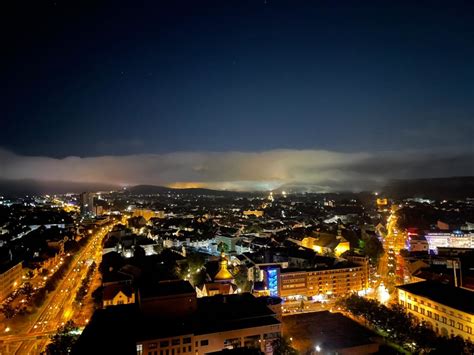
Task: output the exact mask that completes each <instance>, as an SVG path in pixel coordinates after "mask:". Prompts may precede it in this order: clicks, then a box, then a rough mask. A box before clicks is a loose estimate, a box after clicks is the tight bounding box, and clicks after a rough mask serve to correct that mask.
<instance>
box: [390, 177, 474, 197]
mask: <svg viewBox="0 0 474 355" xmlns="http://www.w3.org/2000/svg"><path fill="white" fill-rule="evenodd" d="M383 194H384V195H385V196H389V197H393V198H407V197H424V198H431V199H438V200H442V199H446V200H452V199H462V198H466V197H474V176H465V177H449V178H433V179H413V180H394V181H391V182H390V183H388V184H387V185H386V186H385V187H384V188H383Z"/></svg>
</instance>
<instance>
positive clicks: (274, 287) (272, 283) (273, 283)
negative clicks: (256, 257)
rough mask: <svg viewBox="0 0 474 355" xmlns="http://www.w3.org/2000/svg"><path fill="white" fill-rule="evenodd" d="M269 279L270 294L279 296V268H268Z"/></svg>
mask: <svg viewBox="0 0 474 355" xmlns="http://www.w3.org/2000/svg"><path fill="white" fill-rule="evenodd" d="M267 280H268V289H269V290H270V296H275V297H276V296H278V270H277V269H267Z"/></svg>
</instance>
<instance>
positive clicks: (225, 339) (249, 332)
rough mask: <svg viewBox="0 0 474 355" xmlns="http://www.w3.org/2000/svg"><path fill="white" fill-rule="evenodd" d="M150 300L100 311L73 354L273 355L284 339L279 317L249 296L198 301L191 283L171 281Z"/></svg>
mask: <svg viewBox="0 0 474 355" xmlns="http://www.w3.org/2000/svg"><path fill="white" fill-rule="evenodd" d="M145 296H146V297H145V298H146V302H143V301H144V300H143V299H142V300H141V301H140V303H139V304H138V305H137V304H129V305H122V306H116V307H108V308H106V309H101V310H97V311H96V312H95V313H94V315H93V316H92V318H91V320H90V322H89V324H88V325H87V326H86V328H85V329H84V331H83V333H82V334H81V336H80V338H79V340H78V341H77V343H76V345H75V347H74V349H73V351H72V353H73V354H91V353H94V354H97V353H104V354H113V353H120V354H137V355H144V354H150V355H166V354H168V355H178V354H180V355H187V354H189V355H191V354H192V355H201V354H208V353H211V352H215V351H221V350H223V349H234V348H240V347H252V348H257V349H260V351H262V352H264V353H265V354H273V347H272V344H273V341H274V340H275V339H277V338H278V337H280V336H281V324H280V321H279V320H278V319H277V318H276V316H275V313H274V312H273V311H271V310H270V309H269V308H268V307H267V306H266V305H265V304H264V303H263V302H260V301H258V300H257V299H256V298H255V297H254V296H252V295H251V294H249V293H244V294H237V295H226V296H223V295H218V296H213V297H204V298H199V299H197V298H196V294H195V293H194V290H193V288H192V286H191V285H190V284H189V283H186V282H183V281H170V282H165V283H159V284H156V285H153V287H151V288H150V289H149V290H148V291H147V292H146V293H145ZM143 306H145V307H143ZM98 340H99V341H98Z"/></svg>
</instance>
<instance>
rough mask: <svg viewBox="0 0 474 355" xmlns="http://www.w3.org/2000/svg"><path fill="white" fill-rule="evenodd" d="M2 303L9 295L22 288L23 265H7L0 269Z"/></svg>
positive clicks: (0, 296)
mask: <svg viewBox="0 0 474 355" xmlns="http://www.w3.org/2000/svg"><path fill="white" fill-rule="evenodd" d="M0 271H1V274H0V301H3V300H4V299H5V298H6V297H7V296H8V295H9V294H11V293H12V292H13V291H15V289H16V288H17V287H18V286H20V284H21V278H22V276H23V275H22V274H23V267H22V263H21V262H20V263H18V264H14V265H12V264H7V265H6V266H5V267H4V268H1V269H0Z"/></svg>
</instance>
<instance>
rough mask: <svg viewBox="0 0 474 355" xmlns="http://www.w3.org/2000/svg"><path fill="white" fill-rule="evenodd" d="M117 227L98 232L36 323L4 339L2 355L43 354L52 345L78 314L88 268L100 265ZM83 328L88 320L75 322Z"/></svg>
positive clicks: (83, 249) (0, 344)
mask: <svg viewBox="0 0 474 355" xmlns="http://www.w3.org/2000/svg"><path fill="white" fill-rule="evenodd" d="M111 228H113V225H111V226H108V227H104V228H102V229H100V230H99V231H97V232H96V233H95V234H94V235H93V236H91V238H90V240H89V241H88V242H87V244H86V245H85V246H84V247H83V248H82V250H81V251H80V252H79V253H77V254H76V255H75V256H74V258H73V260H72V262H71V266H70V268H69V271H68V272H67V274H66V275H65V277H64V278H63V279H62V280H61V281H60V282H59V284H58V286H57V287H56V289H55V290H54V291H53V292H52V293H51V294H50V295H49V296H48V298H47V300H46V302H45V303H44V305H43V306H42V307H41V308H40V310H39V311H38V312H37V313H36V315H35V319H34V320H33V321H31V324H30V325H28V326H27V327H25V329H26V331H23V332H19V333H14V330H12V331H11V333H12V334H11V335H7V336H3V337H0V354H19V355H23V354H39V353H41V351H44V349H45V347H46V345H47V344H48V342H49V336H50V335H51V334H54V333H55V332H56V330H57V329H58V328H59V327H60V326H61V325H63V324H64V323H65V322H67V321H68V320H70V319H72V318H73V316H74V314H75V313H77V312H78V309H77V306H75V304H74V299H75V296H76V293H77V291H78V289H79V287H80V286H81V282H82V279H83V278H84V277H85V276H86V274H87V270H88V265H90V263H91V262H92V261H95V262H96V264H97V265H99V263H100V261H101V258H102V239H103V238H104V237H105V236H106V235H107V233H108V232H109V231H110V229H111ZM74 321H75V323H76V324H77V325H79V326H81V325H83V324H81V323H85V322H86V321H87V320H86V319H77V318H74Z"/></svg>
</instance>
